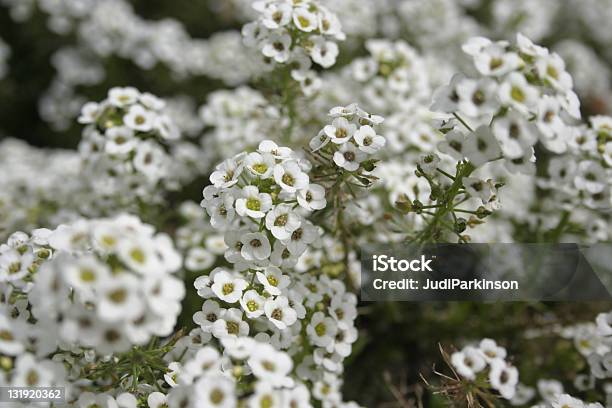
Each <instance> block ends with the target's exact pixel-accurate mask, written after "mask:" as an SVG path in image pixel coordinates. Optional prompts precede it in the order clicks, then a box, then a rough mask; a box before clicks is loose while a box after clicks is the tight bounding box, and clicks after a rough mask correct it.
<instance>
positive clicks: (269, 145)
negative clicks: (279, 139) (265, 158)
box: [257, 140, 292, 160]
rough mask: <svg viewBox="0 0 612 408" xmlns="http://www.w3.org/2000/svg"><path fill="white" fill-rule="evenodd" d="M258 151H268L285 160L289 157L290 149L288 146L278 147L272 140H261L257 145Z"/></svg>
mask: <svg viewBox="0 0 612 408" xmlns="http://www.w3.org/2000/svg"><path fill="white" fill-rule="evenodd" d="M257 151H258V152H259V153H270V154H271V155H272V156H274V158H276V159H280V160H285V159H288V158H290V157H291V154H292V151H291V149H290V148H288V147H280V146H278V145H277V144H276V143H274V142H273V141H272V140H262V141H261V142H260V143H259V146H258V147H257Z"/></svg>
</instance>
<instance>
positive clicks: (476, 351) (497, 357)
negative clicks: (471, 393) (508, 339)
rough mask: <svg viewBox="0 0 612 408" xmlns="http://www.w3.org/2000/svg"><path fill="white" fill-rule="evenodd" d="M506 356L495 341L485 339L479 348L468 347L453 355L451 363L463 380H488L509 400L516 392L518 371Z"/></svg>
mask: <svg viewBox="0 0 612 408" xmlns="http://www.w3.org/2000/svg"><path fill="white" fill-rule="evenodd" d="M506 354H507V353H506V349H505V348H503V347H501V346H498V345H497V343H495V341H494V340H491V339H483V340H482V341H481V342H480V344H479V345H478V346H466V347H464V348H463V349H462V350H461V351H457V352H455V353H453V354H452V355H451V363H452V365H453V367H454V369H455V370H456V372H457V373H458V374H459V375H460V376H461V377H462V378H464V379H466V380H468V381H473V382H476V383H479V382H483V378H486V379H488V385H489V386H490V387H491V388H493V389H494V390H495V391H497V392H499V394H500V395H501V396H502V397H503V398H505V399H508V400H509V399H512V397H513V396H514V394H515V392H516V387H517V384H518V370H517V369H516V367H513V366H511V365H510V364H509V363H508V362H507V361H506V360H505V358H506ZM481 377H483V378H481ZM484 381H485V384H487V383H486V380H484Z"/></svg>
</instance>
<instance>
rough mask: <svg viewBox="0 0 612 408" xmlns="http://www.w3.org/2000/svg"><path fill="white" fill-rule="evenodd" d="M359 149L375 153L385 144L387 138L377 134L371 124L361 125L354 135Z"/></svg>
mask: <svg viewBox="0 0 612 408" xmlns="http://www.w3.org/2000/svg"><path fill="white" fill-rule="evenodd" d="M353 137H354V138H355V141H356V142H357V145H358V146H359V150H361V151H362V152H364V153H367V154H374V153H376V152H377V151H379V150H380V149H381V148H382V147H383V146H384V145H385V138H384V137H382V136H380V135H377V134H376V131H375V130H374V128H372V126H370V125H364V126H361V127H360V128H359V129H358V130H357V131H356V132H355V134H354V136H353Z"/></svg>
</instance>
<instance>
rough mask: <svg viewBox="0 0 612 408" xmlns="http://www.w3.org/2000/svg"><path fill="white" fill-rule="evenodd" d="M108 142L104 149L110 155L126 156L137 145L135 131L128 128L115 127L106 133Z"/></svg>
mask: <svg viewBox="0 0 612 408" xmlns="http://www.w3.org/2000/svg"><path fill="white" fill-rule="evenodd" d="M106 137H107V141H106V144H105V145H104V149H105V151H106V153H108V154H117V155H124V154H127V153H129V152H131V151H132V150H134V148H135V147H136V145H137V143H138V142H137V140H136V139H135V138H134V131H133V130H132V129H130V128H128V127H126V126H115V127H112V128H110V129H108V130H107V131H106Z"/></svg>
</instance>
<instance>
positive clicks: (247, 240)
mask: <svg viewBox="0 0 612 408" xmlns="http://www.w3.org/2000/svg"><path fill="white" fill-rule="evenodd" d="M240 242H241V243H242V248H241V249H240V254H241V255H242V257H243V258H244V259H246V260H247V261H253V260H258V261H261V260H264V259H267V258H268V257H269V256H270V253H271V252H272V248H271V247H270V241H268V237H266V236H265V235H264V234H262V233H261V232H251V233H248V234H244V235H243V236H242V237H241V238H240Z"/></svg>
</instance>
